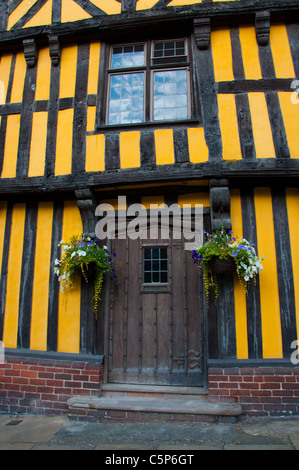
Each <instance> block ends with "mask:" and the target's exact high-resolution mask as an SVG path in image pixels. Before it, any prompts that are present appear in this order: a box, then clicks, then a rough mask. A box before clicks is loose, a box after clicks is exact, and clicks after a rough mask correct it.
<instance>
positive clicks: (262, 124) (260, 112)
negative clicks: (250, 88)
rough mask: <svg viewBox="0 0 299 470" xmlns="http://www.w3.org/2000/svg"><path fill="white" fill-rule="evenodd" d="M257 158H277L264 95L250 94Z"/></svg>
mask: <svg viewBox="0 0 299 470" xmlns="http://www.w3.org/2000/svg"><path fill="white" fill-rule="evenodd" d="M248 100H249V107H250V113H251V122H252V131H253V138H254V144H255V152H256V158H275V148H274V144H273V135H272V129H271V124H270V120H269V114H268V107H267V102H266V97H265V94H264V93H248Z"/></svg>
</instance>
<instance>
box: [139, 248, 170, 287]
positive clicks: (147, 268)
mask: <svg viewBox="0 0 299 470" xmlns="http://www.w3.org/2000/svg"><path fill="white" fill-rule="evenodd" d="M143 280H144V283H146V284H151V283H161V282H163V283H165V282H168V262H167V248H146V249H145V250H144V274H143Z"/></svg>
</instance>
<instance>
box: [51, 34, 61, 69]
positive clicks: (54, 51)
mask: <svg viewBox="0 0 299 470" xmlns="http://www.w3.org/2000/svg"><path fill="white" fill-rule="evenodd" d="M49 49H50V57H51V61H52V64H53V65H54V67H57V65H59V62H60V57H61V47H60V42H59V39H58V36H49Z"/></svg>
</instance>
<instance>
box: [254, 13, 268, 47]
mask: <svg viewBox="0 0 299 470" xmlns="http://www.w3.org/2000/svg"><path fill="white" fill-rule="evenodd" d="M255 32H256V38H257V42H258V43H259V45H260V46H267V44H268V43H269V36H270V12H269V11H258V12H256V15H255Z"/></svg>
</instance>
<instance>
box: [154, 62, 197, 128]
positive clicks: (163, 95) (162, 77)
mask: <svg viewBox="0 0 299 470" xmlns="http://www.w3.org/2000/svg"><path fill="white" fill-rule="evenodd" d="M153 115H154V121H160V120H168V119H169V120H174V119H187V118H188V90H187V71H186V70H169V71H168V70H166V71H159V72H154V110H153Z"/></svg>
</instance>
